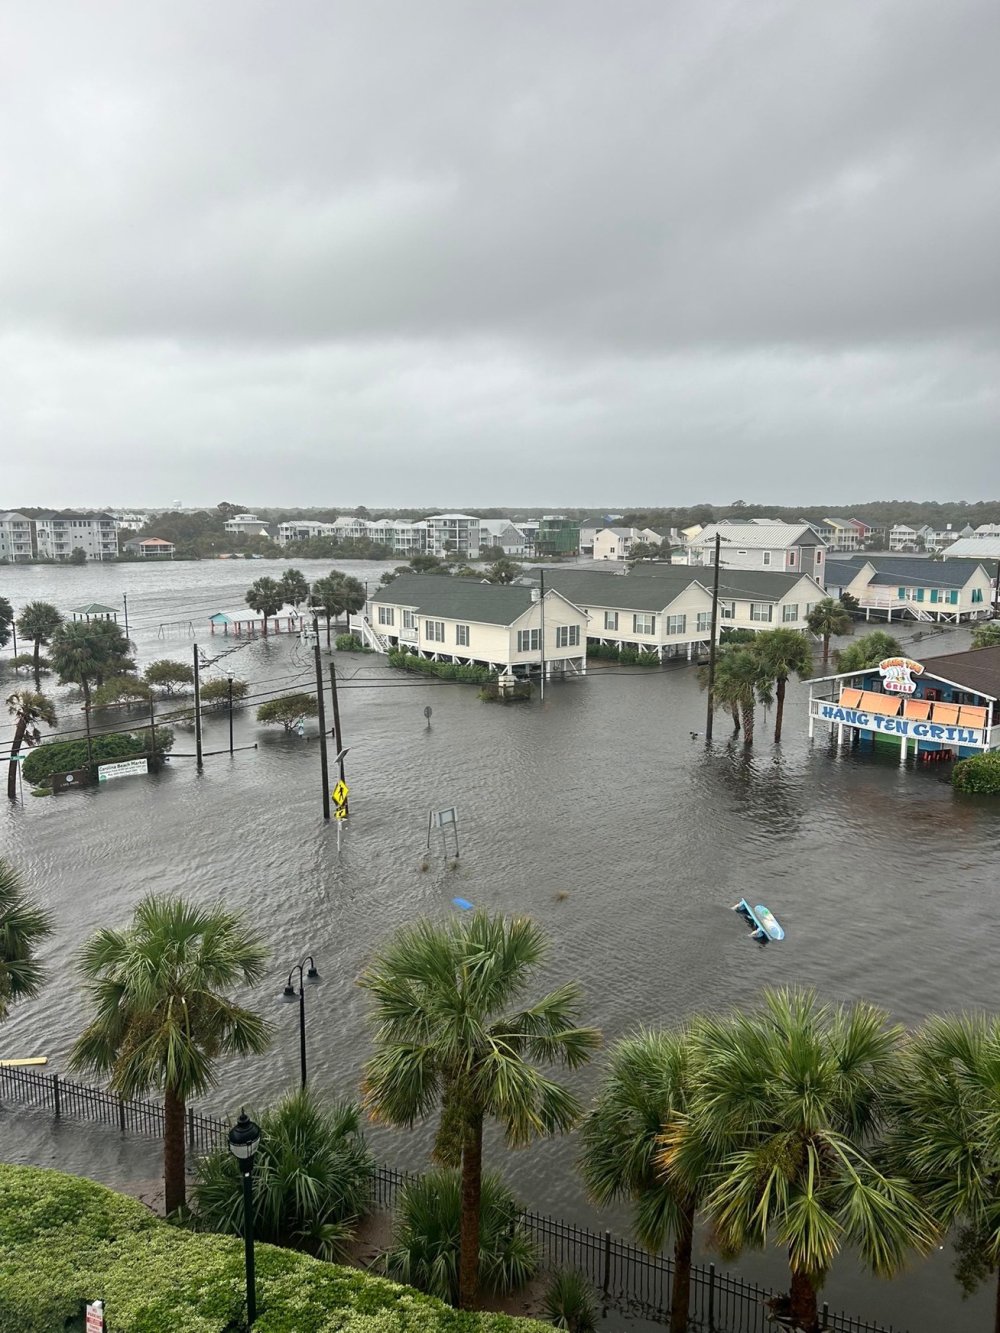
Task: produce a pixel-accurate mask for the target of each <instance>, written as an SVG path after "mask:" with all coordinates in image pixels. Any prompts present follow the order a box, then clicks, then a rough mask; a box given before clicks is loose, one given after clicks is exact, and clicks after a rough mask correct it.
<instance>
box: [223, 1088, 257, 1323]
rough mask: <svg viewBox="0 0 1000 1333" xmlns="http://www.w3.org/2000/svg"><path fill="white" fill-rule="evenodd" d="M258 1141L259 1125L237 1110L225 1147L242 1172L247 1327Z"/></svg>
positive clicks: (251, 1308)
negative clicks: (254, 1160)
mask: <svg viewBox="0 0 1000 1333" xmlns="http://www.w3.org/2000/svg"><path fill="white" fill-rule="evenodd" d="M259 1144H260V1127H259V1126H258V1125H255V1124H254V1122H253V1121H252V1120H251V1119H250V1117H249V1116H248V1115H247V1113H246V1111H243V1110H241V1111H240V1118H239V1119H238V1120H237V1122H236V1124H235V1125H234V1126H233V1127H232V1129H231V1130H230V1131H229V1151H230V1152H231V1153H232V1154H233V1156H234V1157H235V1158H236V1160H237V1162H239V1166H240V1173H241V1175H242V1176H243V1248H244V1252H245V1256H246V1270H247V1328H253V1325H254V1322H255V1321H256V1318H257V1275H256V1272H255V1271H254V1256H253V1155H254V1153H255V1152H256V1151H257V1148H258V1146H259Z"/></svg>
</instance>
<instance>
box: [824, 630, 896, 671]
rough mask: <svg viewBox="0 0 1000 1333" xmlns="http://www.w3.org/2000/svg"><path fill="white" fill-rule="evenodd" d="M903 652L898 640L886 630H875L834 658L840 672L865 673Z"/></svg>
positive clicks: (836, 654) (856, 640)
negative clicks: (867, 668) (869, 668)
mask: <svg viewBox="0 0 1000 1333" xmlns="http://www.w3.org/2000/svg"><path fill="white" fill-rule="evenodd" d="M902 651H903V650H902V647H901V646H900V643H899V640H898V639H894V638H893V637H892V635H891V634H887V633H886V632H885V630H884V629H874V630H872V632H871V633H870V634H862V636H861V638H860V639H855V641H854V642H853V643H851V644H848V646H847V647H846V648H842V649H841V650H840V652H837V653H834V655H833V656H834V661H835V662H836V663H837V670H838V671H863V670H864V669H865V668H866V667H876V666H878V664H879V662H882V661H884V660H885V659H886V658H887V657H896V656H898V655H899V654H900V653H901V652H902Z"/></svg>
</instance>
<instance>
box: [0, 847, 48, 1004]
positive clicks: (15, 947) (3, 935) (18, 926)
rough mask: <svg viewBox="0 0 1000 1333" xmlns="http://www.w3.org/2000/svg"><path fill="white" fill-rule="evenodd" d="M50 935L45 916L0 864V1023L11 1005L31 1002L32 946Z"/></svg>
mask: <svg viewBox="0 0 1000 1333" xmlns="http://www.w3.org/2000/svg"><path fill="white" fill-rule="evenodd" d="M51 934H52V920H51V918H50V916H49V914H48V913H47V912H46V911H44V910H43V909H42V908H41V907H38V906H37V905H36V904H35V903H33V902H32V901H31V899H30V898H28V896H27V894H26V891H25V888H24V884H23V883H22V881H21V877H20V875H19V874H18V872H17V871H16V870H15V869H14V867H13V866H12V865H11V864H10V862H9V861H0V1022H2V1021H3V1020H4V1019H5V1018H6V1017H7V1014H8V1013H9V1012H10V1006H11V1005H12V1004H15V1003H16V1002H17V1001H18V1000H31V999H34V997H35V996H36V995H37V994H38V992H39V990H40V989H41V985H42V970H41V968H40V967H39V964H38V960H37V959H36V957H35V946H36V945H37V944H38V942H39V940H43V939H44V938H45V937H46V936H47V935H51Z"/></svg>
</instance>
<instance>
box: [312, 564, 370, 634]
mask: <svg viewBox="0 0 1000 1333" xmlns="http://www.w3.org/2000/svg"><path fill="white" fill-rule="evenodd" d="M311 602H312V605H313V607H314V608H315V609H316V610H317V611H322V612H323V614H324V615H325V616H326V646H327V647H328V648H329V646H330V621H331V619H336V617H337V616H339V615H341V614H345V615H346V616H347V628H348V630H350V628H351V612H352V611H360V610H361V608H362V607H363V606H364V604H365V589H364V585H363V584H362V583H361V582H359V580H358V579H356V578H354V576H353V575H351V574H341V573H340V571H339V570H337V569H334V570H331V571H330V573H329V574H327V575H326V576H325V577H324V578H321V579H317V580H316V582H315V583H314V584H313V586H312V597H311Z"/></svg>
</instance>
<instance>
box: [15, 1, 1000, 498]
mask: <svg viewBox="0 0 1000 1333" xmlns="http://www.w3.org/2000/svg"><path fill="white" fill-rule="evenodd" d="M998 54H1000V4H997V0H836V2H835V3H832V2H831V0H815V2H814V0H684V3H677V2H675V0H454V2H453V3H452V2H448V0H338V2H337V3H335V4H332V3H330V0H280V3H279V0H270V2H269V3H263V2H261V0H210V3H205V0H115V2H112V0H86V3H81V0H6V3H5V4H4V6H3V11H2V18H0V509H2V508H5V507H7V506H12V505H28V504H39V505H68V504H74V503H75V504H91V505H97V504H112V503H119V504H123V503H134V504H154V503H162V504H168V503H170V502H172V501H175V500H180V501H182V502H183V503H184V504H185V505H192V504H200V503H215V502H217V501H219V500H222V499H224V498H225V499H233V500H237V501H243V502H246V503H253V504H258V505H266V504H271V505H275V504H288V505H310V504H315V505H330V506H338V505H343V506H348V505H354V504H359V503H365V504H368V505H369V507H376V508H377V507H378V506H379V505H386V506H389V505H421V504H424V503H433V504H435V505H437V504H447V505H457V504H464V505H469V506H471V505H475V504H478V505H482V506H485V505H516V504H518V503H520V504H553V505H555V504H560V503H561V504H565V505H591V504H597V503H601V502H606V503H608V504H613V505H615V506H625V505H630V506H631V505H638V504H643V505H671V504H685V503H691V502H695V501H700V500H705V499H707V500H714V501H718V502H722V503H725V502H729V501H732V500H734V499H737V498H739V499H744V500H746V501H748V502H760V501H767V500H773V501H774V502H776V503H797V502H801V503H805V502H808V501H812V500H815V501H817V502H820V501H828V502H830V503H835V502H847V501H850V500H852V499H853V500H861V499H865V498H882V497H893V496H898V497H907V498H909V497H915V498H928V499H931V498H936V499H950V498H955V497H958V498H967V499H982V498H989V497H996V496H1000V438H998V434H1000V432H998V425H1000V401H998V393H1000V391H998V369H1000V367H998V344H1000V338H998V299H1000V94H998V90H997V76H996V70H997V57H998Z"/></svg>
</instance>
